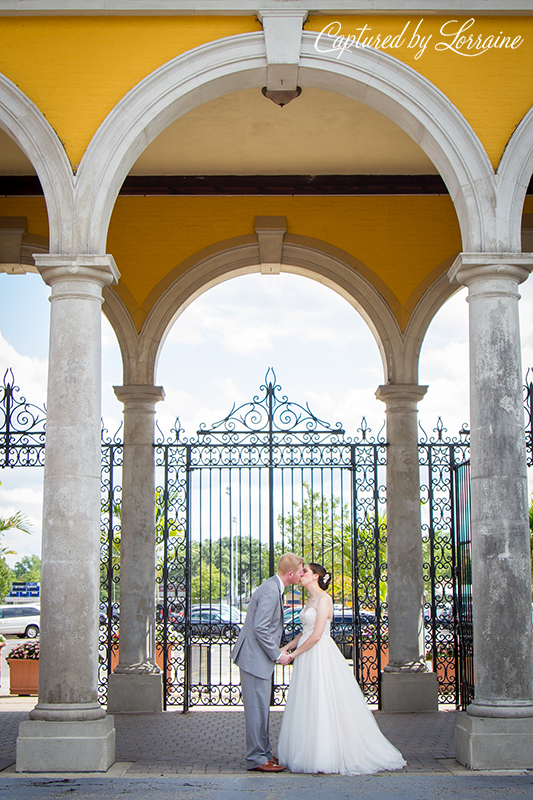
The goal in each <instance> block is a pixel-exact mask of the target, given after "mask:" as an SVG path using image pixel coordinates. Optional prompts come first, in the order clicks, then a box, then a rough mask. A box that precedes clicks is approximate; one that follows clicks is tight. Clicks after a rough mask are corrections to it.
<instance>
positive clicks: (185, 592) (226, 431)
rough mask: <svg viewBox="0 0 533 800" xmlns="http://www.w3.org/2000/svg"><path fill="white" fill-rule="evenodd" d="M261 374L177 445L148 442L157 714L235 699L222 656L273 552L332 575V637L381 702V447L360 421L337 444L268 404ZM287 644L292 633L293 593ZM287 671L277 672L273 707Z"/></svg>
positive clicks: (280, 399) (177, 432)
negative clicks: (159, 694) (156, 482)
mask: <svg viewBox="0 0 533 800" xmlns="http://www.w3.org/2000/svg"><path fill="white" fill-rule="evenodd" d="M280 388H281V387H280V386H279V385H278V384H277V383H276V377H275V374H274V373H273V371H272V370H269V372H268V373H267V376H266V379H265V383H264V384H263V385H262V386H261V387H260V392H261V394H260V395H257V396H256V397H254V398H253V400H252V401H251V402H249V403H245V404H243V405H241V406H239V407H238V408H235V407H234V408H233V409H232V410H231V412H230V413H229V414H228V416H227V417H225V418H224V419H223V420H221V421H220V422H219V423H216V424H215V425H213V426H212V427H210V428H206V427H205V426H201V427H200V429H199V431H198V432H197V435H196V437H195V438H191V439H187V438H186V437H184V435H183V431H182V430H181V429H180V427H179V425H177V426H176V428H175V429H174V431H173V436H172V437H171V438H170V439H167V440H165V439H164V438H163V437H161V438H160V440H159V441H158V443H157V445H156V454H157V455H156V464H157V470H158V472H159V475H160V476H161V481H160V487H159V488H158V490H157V495H158V499H157V509H158V510H157V515H158V518H159V520H160V522H159V523H158V529H157V543H158V544H157V546H158V577H157V581H158V583H159V589H158V591H159V593H160V603H159V604H158V608H159V611H160V616H161V622H160V634H159V639H160V646H161V653H162V660H163V673H164V680H165V698H166V705H167V706H169V705H179V706H182V708H183V710H184V711H186V710H187V709H188V708H189V707H191V706H196V705H236V704H238V703H240V702H241V694H240V684H239V675H238V670H237V669H236V668H235V667H234V665H233V664H232V662H231V657H230V653H231V647H232V644H233V642H234V640H235V638H236V636H237V635H238V631H239V629H240V626H241V624H242V620H243V614H244V610H245V607H246V605H247V602H248V600H249V598H250V595H251V593H252V591H253V590H254V588H255V587H257V586H258V585H259V584H260V583H261V582H262V581H263V580H264V579H265V578H267V577H268V576H269V575H272V574H273V573H274V571H275V567H276V564H277V560H278V558H279V556H280V555H281V554H282V553H283V552H285V551H294V552H297V553H301V554H302V555H303V556H304V558H305V559H306V560H308V561H319V562H321V563H323V564H324V565H325V566H326V569H328V571H329V572H330V573H331V574H332V592H333V600H334V603H335V609H336V611H335V618H334V622H333V626H332V635H333V637H334V639H335V641H336V643H337V644H338V646H339V648H340V649H341V651H342V652H343V653H344V655H345V656H346V657H347V659H349V660H350V661H351V662H352V663H353V665H354V672H355V675H356V677H357V679H358V680H359V682H360V684H361V686H362V688H363V690H364V691H365V694H366V695H367V697H368V698H369V699H370V700H371V701H373V702H375V703H378V704H379V702H380V697H381V683H380V682H381V676H380V673H381V669H382V668H383V666H384V665H385V663H386V654H387V622H386V620H387V614H386V610H387V609H386V601H385V595H386V563H385V548H386V532H385V520H384V502H385V488H384V484H385V472H384V470H385V465H386V445H385V441H384V439H383V438H382V437H381V436H379V435H378V436H377V437H372V435H371V431H370V429H369V428H368V426H367V425H366V424H365V423H364V421H363V423H362V425H361V428H360V429H359V434H360V436H359V438H358V439H352V438H350V437H347V436H346V434H345V431H344V429H343V428H342V427H341V426H340V425H336V426H334V427H331V426H329V425H328V424H327V423H325V422H323V421H322V420H320V419H319V418H318V417H316V416H315V415H314V414H313V413H312V412H311V410H310V409H309V407H308V406H306V407H304V406H301V405H299V404H297V403H294V402H292V401H290V400H289V399H288V397H286V396H279V394H278V392H279V390H280ZM286 604H287V605H286V609H285V636H286V637H287V639H290V638H293V636H294V635H296V634H297V633H298V632H299V624H300V623H299V617H298V611H299V610H300V609H301V607H302V597H301V595H300V590H299V588H298V587H293V590H292V592H290V593H288V595H287V598H286ZM290 670H291V668H290V667H281V666H276V668H275V673H274V679H273V690H272V702H273V704H275V705H279V704H282V703H284V702H285V698H286V693H287V689H288V684H289V679H290Z"/></svg>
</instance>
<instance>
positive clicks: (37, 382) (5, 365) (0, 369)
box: [0, 333, 48, 406]
mask: <svg viewBox="0 0 533 800" xmlns="http://www.w3.org/2000/svg"><path fill="white" fill-rule="evenodd" d="M9 368H11V369H12V370H13V374H14V376H15V383H16V385H17V386H19V387H20V390H21V392H22V395H23V396H24V397H25V398H26V400H27V401H28V402H29V403H33V404H34V405H38V406H42V405H44V403H45V401H46V383H47V378H48V360H45V359H39V358H35V357H32V356H25V355H21V354H20V353H18V352H17V350H16V349H15V348H14V347H13V345H11V344H10V343H9V342H8V341H6V339H4V337H3V336H2V334H1V333H0V373H1V374H0V380H1V379H3V377H4V374H5V372H6V370H7V369H9Z"/></svg>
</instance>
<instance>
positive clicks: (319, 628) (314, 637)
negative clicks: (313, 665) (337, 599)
mask: <svg viewBox="0 0 533 800" xmlns="http://www.w3.org/2000/svg"><path fill="white" fill-rule="evenodd" d="M332 605H333V601H332V599H331V597H330V596H329V594H326V595H324V596H323V597H321V598H320V600H319V601H318V606H317V610H316V622H315V627H314V630H313V633H312V634H311V635H310V636H308V637H307V639H306V640H305V642H304V643H303V644H302V645H300V647H298V648H296V650H295V651H294V653H291V656H292V657H293V658H296V656H299V655H301V654H302V653H305V651H306V650H310V649H311V648H312V647H313V646H314V645H315V644H316V643H317V642H319V641H320V639H321V638H322V634H323V633H324V628H325V627H326V620H327V619H328V617H329V613H330V611H331V607H332Z"/></svg>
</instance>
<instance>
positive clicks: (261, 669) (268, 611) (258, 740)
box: [231, 553, 303, 772]
mask: <svg viewBox="0 0 533 800" xmlns="http://www.w3.org/2000/svg"><path fill="white" fill-rule="evenodd" d="M302 573H303V558H300V556H295V555H294V553H285V554H284V555H282V556H281V558H280V560H279V563H278V571H277V574H276V575H273V576H272V577H271V578H268V580H266V581H265V582H264V583H262V584H261V586H260V587H259V588H258V589H256V590H255V592H254V593H253V595H252V599H251V600H250V604H249V606H248V611H247V613H246V620H245V623H244V625H243V627H242V628H241V632H240V633H239V637H238V639H237V641H236V643H235V647H234V648H233V652H232V654H231V656H232V658H233V661H234V662H235V664H236V665H237V666H238V667H239V670H240V673H241V687H242V699H243V702H244V723H245V726H246V751H247V752H246V761H247V762H248V765H249V766H248V769H255V770H258V771H259V772H281V771H282V770H283V769H285V767H280V766H279V764H278V760H277V758H274V756H273V755H272V748H271V746H270V736H269V732H268V723H269V711H270V691H271V685H272V673H273V671H274V664H275V663H276V662H278V664H283V666H285V665H286V664H289V663H290V661H291V658H290V656H287V655H286V653H282V652H281V650H280V646H279V645H280V642H281V636H282V634H283V592H284V591H285V589H286V588H287V586H289V584H293V583H300V578H301V577H302Z"/></svg>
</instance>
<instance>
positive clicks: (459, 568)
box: [453, 461, 474, 711]
mask: <svg viewBox="0 0 533 800" xmlns="http://www.w3.org/2000/svg"><path fill="white" fill-rule="evenodd" d="M453 493H454V498H455V515H454V537H453V540H454V544H455V566H454V578H455V603H454V613H455V626H456V631H457V645H458V648H459V654H458V655H459V669H460V673H459V685H458V692H459V697H458V699H457V705H458V707H460V708H462V709H463V711H465V710H466V707H467V706H468V705H469V704H470V703H471V702H472V700H473V699H474V627H473V617H472V608H473V607H472V533H471V526H470V461H465V462H464V463H463V464H457V465H456V466H455V467H454V470H453Z"/></svg>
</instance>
